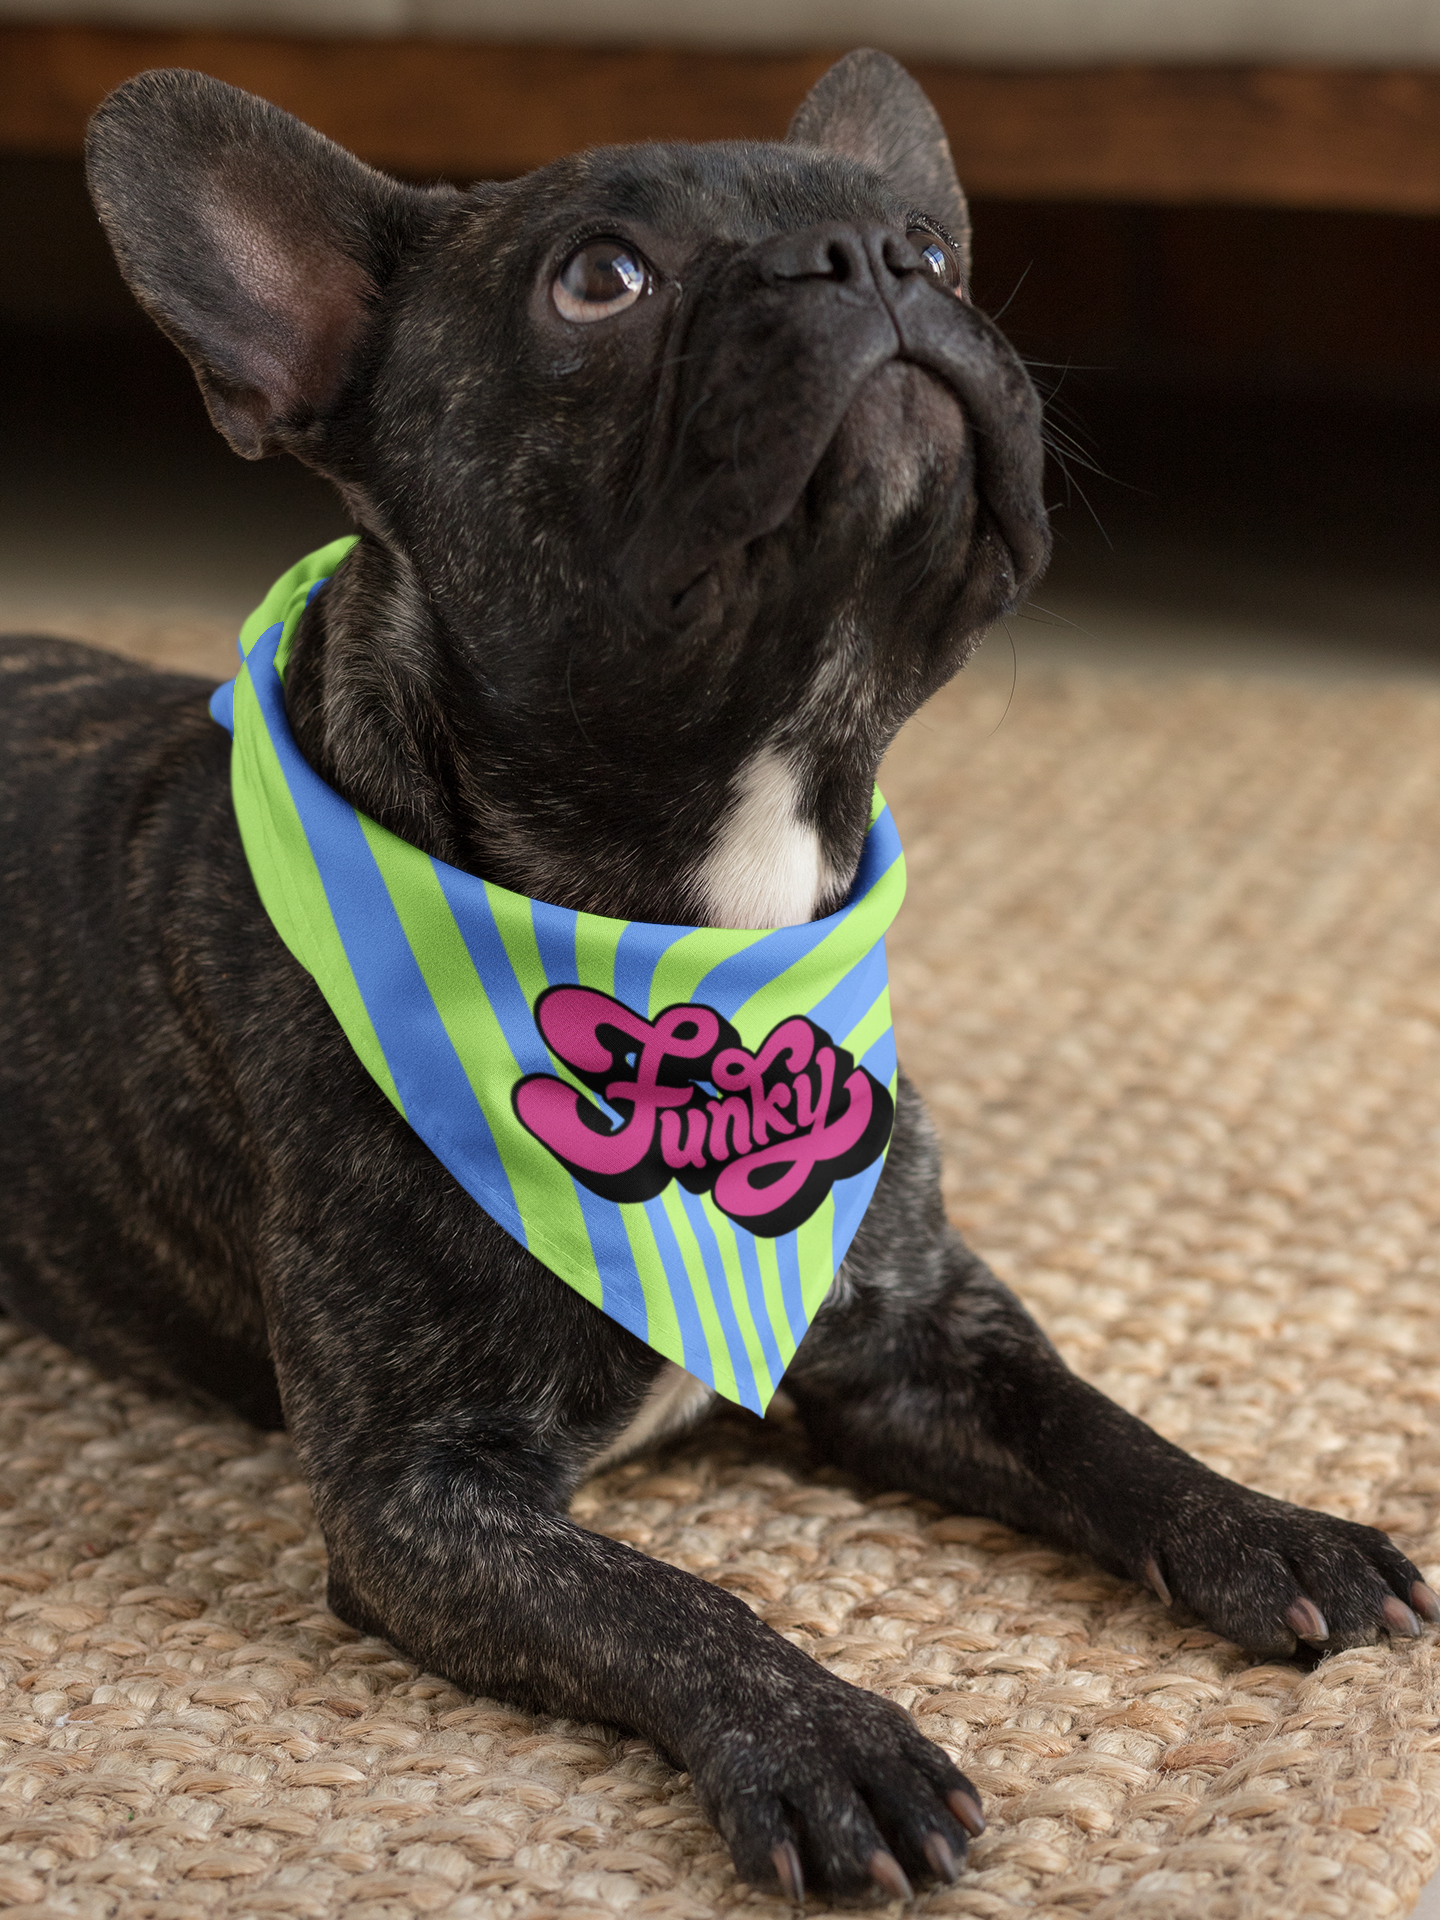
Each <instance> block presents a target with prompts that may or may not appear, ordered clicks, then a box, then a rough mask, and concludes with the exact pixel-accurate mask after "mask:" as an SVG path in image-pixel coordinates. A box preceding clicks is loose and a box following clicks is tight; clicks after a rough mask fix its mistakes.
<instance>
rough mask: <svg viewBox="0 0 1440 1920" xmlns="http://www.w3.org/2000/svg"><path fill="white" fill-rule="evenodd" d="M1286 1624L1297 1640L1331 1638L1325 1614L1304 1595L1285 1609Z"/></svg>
mask: <svg viewBox="0 0 1440 1920" xmlns="http://www.w3.org/2000/svg"><path fill="white" fill-rule="evenodd" d="M1386 1604H1387V1605H1388V1604H1389V1603H1388V1602H1387V1603H1386ZM1285 1624H1286V1625H1287V1626H1288V1627H1289V1628H1290V1629H1291V1631H1292V1632H1293V1633H1294V1635H1295V1637H1296V1639H1297V1640H1328V1639H1329V1638H1330V1627H1329V1623H1328V1622H1327V1621H1326V1618H1325V1616H1324V1614H1323V1613H1321V1611H1320V1609H1319V1608H1318V1607H1317V1606H1316V1605H1315V1602H1314V1601H1313V1600H1307V1599H1305V1597H1304V1595H1303V1594H1302V1595H1301V1597H1300V1599H1298V1600H1293V1601H1291V1603H1290V1605H1289V1606H1288V1607H1287V1608H1286V1609H1285Z"/></svg>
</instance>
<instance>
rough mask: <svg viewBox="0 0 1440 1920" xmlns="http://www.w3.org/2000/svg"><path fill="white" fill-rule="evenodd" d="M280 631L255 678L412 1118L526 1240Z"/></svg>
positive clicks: (261, 647) (254, 668)
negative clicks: (293, 713)
mask: <svg viewBox="0 0 1440 1920" xmlns="http://www.w3.org/2000/svg"><path fill="white" fill-rule="evenodd" d="M278 638H279V630H278V629H272V630H271V631H270V632H269V633H266V634H265V635H264V636H262V639H261V640H260V641H259V642H257V644H256V646H255V648H254V649H253V650H252V653H251V656H250V674H251V679H252V682H253V684H254V687H255V692H256V695H257V697H258V700H259V704H260V711H261V714H262V716H263V718H264V721H265V725H266V729H267V731H268V732H269V735H270V739H271V743H272V744H273V746H274V748H275V753H276V756H277V758H278V760H279V762H280V768H281V771H282V772H283V774H284V776H285V779H286V782H287V784H288V786H289V789H290V794H291V798H292V799H293V800H294V803H295V809H296V812H297V813H298V814H299V816H300V824H301V826H302V827H303V829H304V832H305V838H306V839H307V840H308V841H309V843H310V850H311V852H312V853H313V854H314V856H315V864H316V866H317V867H318V869H319V872H320V879H321V883H322V885H323V886H324V889H325V898H326V901H327V903H328V905H329V907H330V911H331V913H332V914H333V915H334V918H335V925H336V928H337V930H338V932H339V935H340V941H341V944H342V946H343V947H344V949H345V957H346V959H347V960H348V961H349V963H350V968H351V971H352V972H353V974H354V976H355V983H356V985H357V987H358V988H359V990H360V996H361V998H362V999H363V1001H364V1002H365V1006H366V1010H367V1011H368V1012H369V1014H370V1018H371V1021H372V1022H373V1024H374V1027H375V1032H376V1036H377V1038H378V1039H379V1041H380V1045H381V1048H382V1049H383V1051H384V1054H385V1062H386V1065H387V1066H388V1067H389V1069H390V1072H391V1075H392V1076H393V1078H394V1081H395V1087H396V1091H397V1092H398V1093H399V1095H400V1100H401V1103H402V1105H403V1107H404V1110H405V1117H406V1119H407V1120H408V1121H409V1122H410V1125H411V1126H412V1127H414V1128H415V1130H416V1131H417V1132H418V1133H419V1134H420V1135H421V1137H422V1138H423V1139H424V1141H425V1143H426V1145H427V1146H428V1147H429V1148H430V1149H431V1151H432V1152H433V1153H434V1154H435V1155H436V1157H437V1159H439V1160H440V1161H441V1162H442V1163H443V1164H444V1165H445V1166H446V1167H448V1168H449V1170H450V1172H451V1173H453V1174H454V1176H455V1178H456V1179H457V1180H458V1181H459V1182H460V1184H461V1186H462V1187H464V1188H465V1190H466V1192H467V1193H469V1194H472V1195H473V1196H474V1198H475V1199H477V1200H479V1201H480V1202H481V1204H482V1205H483V1206H484V1207H485V1208H486V1209H487V1211H489V1212H491V1213H497V1212H498V1213H503V1214H504V1216H505V1218H504V1219H503V1221H502V1224H503V1225H504V1226H505V1227H506V1228H507V1230H508V1231H509V1232H510V1233H512V1234H513V1235H514V1237H515V1238H516V1239H517V1240H519V1241H520V1242H521V1243H522V1244H524V1243H525V1225H524V1221H523V1219H522V1218H521V1215H520V1209H519V1207H518V1206H517V1205H516V1204H515V1195H514V1190H513V1188H512V1187H511V1185H510V1178H509V1175H508V1174H507V1173H506V1171H505V1163H504V1161H503V1160H502V1159H501V1157H500V1152H499V1149H498V1148H497V1147H496V1144H495V1137H494V1135H493V1134H492V1133H491V1131H490V1127H489V1123H488V1122H487V1120H486V1118H485V1115H484V1113H483V1112H482V1110H481V1108H480V1107H479V1105H478V1104H477V1102H476V1099H475V1095H474V1093H473V1092H472V1090H471V1087H470V1082H469V1080H468V1079H467V1078H466V1075H465V1069H464V1067H463V1066H462V1065H461V1064H460V1059H459V1056H458V1055H457V1053H456V1052H455V1049H454V1047H453V1046H452V1045H451V1044H450V1036H449V1034H448V1033H446V1031H445V1023H444V1022H443V1021H442V1020H441V1018H440V1014H439V1012H438V1010H437V1008H436V1006H435V1002H434V1000H433V999H432V998H431V996H430V989H429V988H428V987H427V986H426V984H425V976H424V974H423V973H422V972H421V971H420V966H419V963H418V962H417V960H416V958H415V955H414V954H413V953H412V952H411V950H410V942H409V941H408V940H407V939H406V937H405V929H404V928H403V927H402V926H401V924H400V919H399V916H398V915H397V913H396V911H395V907H394V903H393V902H392V901H391V898H390V893H389V889H388V888H387V887H386V885H385V880H384V876H383V875H382V874H381V872H380V869H379V867H378V866H377V865H376V862H375V856H374V854H373V853H372V852H371V850H370V845H369V842H368V841H367V840H366V838H365V835H364V832H363V831H362V829H361V826H360V820H359V816H358V815H357V814H356V812H355V809H354V808H353V807H351V806H350V805H349V804H348V803H347V802H346V801H344V800H342V799H341V798H340V796H339V795H338V794H337V793H334V792H332V790H331V789H330V788H329V787H328V786H326V784H325V782H324V781H323V780H321V779H320V777H319V775H318V774H316V773H315V772H313V771H312V769H311V767H310V765H309V763H308V762H307V761H306V760H305V759H304V758H303V756H302V755H301V753H300V750H299V748H298V747H297V746H296V745H295V741H294V738H293V736H292V735H291V732H290V727H289V723H288V721H287V720H286V717H285V702H284V691H283V687H282V683H281V681H280V678H279V676H278V674H277V673H276V672H275V670H274V660H275V645H276V642H277V641H278ZM512 1219H513V1221H514V1225H513V1226H512V1225H511V1224H510V1222H511V1220H512Z"/></svg>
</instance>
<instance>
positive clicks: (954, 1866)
mask: <svg viewBox="0 0 1440 1920" xmlns="http://www.w3.org/2000/svg"><path fill="white" fill-rule="evenodd" d="M925 1858H926V1859H927V1860H928V1861H929V1862H930V1871H931V1872H932V1873H933V1874H934V1876H935V1878H936V1879H937V1880H944V1881H945V1882H946V1883H947V1885H949V1886H952V1887H953V1886H954V1884H955V1882H956V1881H957V1880H958V1879H959V1878H960V1863H959V1862H958V1861H957V1860H956V1858H955V1856H954V1854H953V1853H952V1852H951V1851H950V1842H949V1841H948V1840H947V1839H946V1838H945V1836H944V1834H943V1833H927V1834H926V1836H925Z"/></svg>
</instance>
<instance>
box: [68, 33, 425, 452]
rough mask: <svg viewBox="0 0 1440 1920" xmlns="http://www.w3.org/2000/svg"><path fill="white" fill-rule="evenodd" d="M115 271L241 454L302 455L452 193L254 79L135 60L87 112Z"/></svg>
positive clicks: (90, 160)
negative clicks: (328, 135) (422, 184)
mask: <svg viewBox="0 0 1440 1920" xmlns="http://www.w3.org/2000/svg"><path fill="white" fill-rule="evenodd" d="M85 155H86V171H87V175H88V178H89V182H90V193H91V197H92V198H93V200H94V202H95V206H96V210H97V211H98V213H99V215H100V220H101V223H102V225H103V226H104V228H105V232H106V234H107V236H108V238H109V241H110V244H111V246H112V247H113V248H114V250H115V257H116V259H117V260H118V261H119V263H120V271H121V272H122V273H123V274H124V276H125V278H126V280H127V281H128V282H129V285H130V288H131V290H132V291H133V292H134V294H135V296H136V298H137V299H138V300H139V301H140V304H141V305H142V306H143V307H144V308H145V309H146V311H147V312H148V313H149V314H150V315H151V317H152V318H153V319H154V320H156V321H157V322H158V323H159V325H160V326H161V327H162V328H163V329H164V331H165V332H166V333H167V334H169V336H170V338H171V339H172V340H173V341H174V342H175V344H176V345H177V346H178V347H179V348H180V349H181V351H182V352H183V353H184V354H185V355H186V357H187V358H188V359H189V361H190V364H191V365H192V366H193V367H194V369H195V373H196V376H197V378H198V379H199V382H200V386H201V389H202V391H203V392H204V395H205V404H206V405H207V407H208V408H209V409H210V417H211V419H212V420H213V421H214V422H215V424H216V426H217V427H219V429H220V431H221V432H222V433H223V434H224V435H225V437H226V439H227V440H229V442H230V444H231V445H232V446H233V447H234V448H235V451H236V452H237V453H242V454H244V455H245V456H246V458H247V459H251V460H254V459H258V458H259V456H260V455H262V454H266V453H273V452H276V451H277V450H278V449H280V448H288V449H290V450H291V451H293V452H298V453H302V454H310V455H313V454H314V453H315V452H316V451H317V447H316V440H317V437H318V436H319V434H320V431H321V422H322V421H323V416H324V415H325V413H326V411H327V409H329V408H330V407H331V406H333V404H334V403H335V401H336V400H337V399H338V398H339V396H340V394H341V393H342V391H343V390H344V387H345V384H346V379H347V376H348V374H349V372H350V370H351V367H352V364H353V359H354V355H355V352H356V349H357V347H358V346H359V343H360V341H361V338H362V336H363V334H364V332H365V329H366V323H367V320H368V318H369V313H370V308H371V305H372V303H373V301H374V299H375V296H376V294H377V293H378V292H379V291H380V289H381V288H382V287H383V286H384V285H385V283H386V281H387V280H388V279H389V278H390V276H391V274H392V273H393V272H394V271H395V267H396V265H397V263H398V262H399V260H400V258H401V257H402V255H403V254H404V253H405V251H406V250H407V248H408V246H410V245H411V244H413V243H414V241H415V240H416V239H418V238H419V237H420V236H421V235H422V234H423V233H424V231H425V230H426V228H427V227H428V226H429V224H430V223H431V222H432V221H433V220H434V219H435V217H436V215H437V213H438V212H440V211H441V210H443V208H444V207H445V206H446V205H447V204H450V203H451V202H452V201H453V199H454V198H455V197H456V196H455V195H454V194H453V193H452V192H450V191H448V190H445V189H440V190H422V189H420V188H416V187H407V186H403V185H402V184H401V183H400V182H399V181H396V180H390V179H387V178H386V177H385V175H383V174H380V173H376V172H374V171H373V169H371V168H370V167H367V166H364V165H362V163H361V162H360V161H359V160H356V159H355V158H354V157H353V155H351V154H348V153H346V152H345V150H344V148H343V147H337V146H336V145H335V144H334V142H333V141H330V140H327V139H325V138H324V136H323V135H321V134H318V133H315V132H314V131H312V129H311V128H309V127H307V126H305V125H303V124H302V122H300V121H299V120H296V119H294V118H293V117H292V116H291V115H290V114H288V113H282V112H281V111H280V109H279V108H278V107H272V106H271V105H270V104H269V102H268V101H265V100H258V99H256V98H255V96H254V95H253V94H249V93H242V92H241V91H240V90H239V88H238V87H228V86H226V85H224V83H223V82H221V81H219V80H212V79H210V78H209V77H208V76H207V75H205V74H200V73H186V72H184V71H181V70H179V69H175V70H171V71H168V72H153V73H142V74H140V75H138V76H137V77H136V78H135V79H133V80H127V81H126V83H125V85H124V86H122V87H119V88H117V90H116V91H115V92H114V93H112V94H111V95H110V97H109V99H108V100H106V101H105V102H104V103H103V105H102V106H101V107H100V108H99V110H98V111H97V113H96V114H95V117H94V119H93V120H92V121H91V122H90V130H89V133H88V135H87V137H86V143H85Z"/></svg>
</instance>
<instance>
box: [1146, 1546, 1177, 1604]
mask: <svg viewBox="0 0 1440 1920" xmlns="http://www.w3.org/2000/svg"><path fill="white" fill-rule="evenodd" d="M1145 1580H1146V1584H1147V1585H1148V1586H1150V1587H1151V1588H1153V1590H1154V1592H1155V1594H1156V1595H1157V1597H1158V1598H1159V1601H1160V1604H1161V1606H1162V1607H1169V1606H1173V1605H1174V1604H1175V1603H1174V1599H1173V1597H1172V1596H1171V1592H1170V1589H1169V1587H1167V1586H1166V1584H1165V1576H1164V1574H1163V1573H1161V1571H1160V1562H1159V1561H1158V1560H1157V1559H1156V1558H1155V1556H1154V1554H1153V1553H1152V1554H1151V1555H1150V1557H1149V1559H1147V1560H1146V1562H1145Z"/></svg>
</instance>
